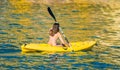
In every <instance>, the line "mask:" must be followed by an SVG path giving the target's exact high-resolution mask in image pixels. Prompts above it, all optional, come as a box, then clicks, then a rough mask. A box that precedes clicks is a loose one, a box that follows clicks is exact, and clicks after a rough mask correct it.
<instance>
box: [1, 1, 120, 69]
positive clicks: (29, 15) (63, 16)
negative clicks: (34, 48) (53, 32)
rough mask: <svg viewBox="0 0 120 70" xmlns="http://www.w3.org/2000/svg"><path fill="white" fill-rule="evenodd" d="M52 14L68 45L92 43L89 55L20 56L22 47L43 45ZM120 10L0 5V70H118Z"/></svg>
mask: <svg viewBox="0 0 120 70" xmlns="http://www.w3.org/2000/svg"><path fill="white" fill-rule="evenodd" d="M48 6H50V7H51V9H52V10H53V12H54V14H55V16H56V18H57V21H58V22H59V23H60V25H61V28H62V29H63V31H64V33H65V35H66V36H67V38H68V40H69V41H70V42H78V41H94V40H97V41H98V43H97V45H95V46H94V47H93V48H92V49H91V50H89V51H78V52H67V53H46V52H34V53H33V52H31V53H22V52H21V45H22V44H25V43H47V41H48V38H49V37H48V36H49V35H48V30H49V28H51V26H52V24H53V23H54V20H53V19H52V17H51V16H50V15H49V13H48V11H47V7H48ZM119 10H120V8H117V9H112V8H108V7H103V6H101V5H83V4H73V3H71V4H57V5H44V4H34V3H30V2H26V1H25V0H20V1H15V0H10V1H8V0H1V1H0V70H119V69H120V43H119V42H120V40H119V39H120V25H119V17H120V13H119Z"/></svg>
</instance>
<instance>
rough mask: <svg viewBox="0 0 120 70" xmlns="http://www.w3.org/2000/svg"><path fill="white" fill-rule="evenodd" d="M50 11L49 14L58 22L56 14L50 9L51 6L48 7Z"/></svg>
mask: <svg viewBox="0 0 120 70" xmlns="http://www.w3.org/2000/svg"><path fill="white" fill-rule="evenodd" d="M48 12H49V14H50V15H51V16H52V17H53V19H54V20H55V22H56V18H55V16H54V14H53V12H52V10H51V9H50V7H48Z"/></svg>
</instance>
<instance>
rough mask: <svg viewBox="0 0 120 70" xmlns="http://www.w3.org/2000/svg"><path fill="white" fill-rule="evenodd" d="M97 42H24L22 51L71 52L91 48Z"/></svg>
mask: <svg viewBox="0 0 120 70" xmlns="http://www.w3.org/2000/svg"><path fill="white" fill-rule="evenodd" d="M95 44H96V41H84V42H73V43H71V46H70V47H62V46H51V45H49V44H44V43H41V44H37V43H30V44H23V45H22V46H21V50H22V52H35V51H41V52H71V51H80V50H88V49H91V48H92V47H93V46H94V45H95Z"/></svg>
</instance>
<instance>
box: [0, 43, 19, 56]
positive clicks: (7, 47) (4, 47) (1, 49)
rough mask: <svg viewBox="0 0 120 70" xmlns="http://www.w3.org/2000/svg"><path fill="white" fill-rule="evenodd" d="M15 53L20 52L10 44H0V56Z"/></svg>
mask: <svg viewBox="0 0 120 70" xmlns="http://www.w3.org/2000/svg"><path fill="white" fill-rule="evenodd" d="M15 52H20V50H19V49H18V48H17V47H16V46H14V45H12V44H0V54H3V53H15Z"/></svg>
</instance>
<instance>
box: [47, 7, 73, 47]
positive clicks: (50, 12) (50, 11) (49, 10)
mask: <svg viewBox="0 0 120 70" xmlns="http://www.w3.org/2000/svg"><path fill="white" fill-rule="evenodd" d="M48 12H49V14H50V15H51V16H52V18H53V19H54V20H55V22H57V20H56V18H55V16H54V14H53V12H52V10H51V9H50V7H48ZM59 29H60V31H61V33H62V35H63V37H64V38H65V40H66V42H67V43H68V44H69V41H68V39H67V37H66V36H65V34H64V32H63V31H62V29H61V27H59ZM69 47H71V46H70V44H69Z"/></svg>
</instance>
